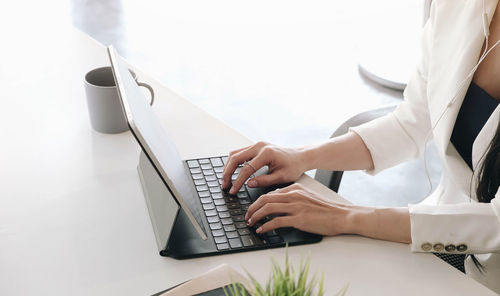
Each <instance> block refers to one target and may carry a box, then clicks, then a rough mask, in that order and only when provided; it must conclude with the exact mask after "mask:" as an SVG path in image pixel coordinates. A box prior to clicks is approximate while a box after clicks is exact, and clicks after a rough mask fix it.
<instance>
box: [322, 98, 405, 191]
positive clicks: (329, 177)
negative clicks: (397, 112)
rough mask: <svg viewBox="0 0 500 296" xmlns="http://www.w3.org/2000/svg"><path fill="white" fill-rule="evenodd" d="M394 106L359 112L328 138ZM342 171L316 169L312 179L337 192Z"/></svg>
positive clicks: (340, 133)
mask: <svg viewBox="0 0 500 296" xmlns="http://www.w3.org/2000/svg"><path fill="white" fill-rule="evenodd" d="M396 106H397V105H390V106H385V107H381V108H378V109H373V110H369V111H365V112H362V113H359V114H357V115H355V116H353V117H351V118H350V119H348V120H347V121H346V122H344V123H343V124H342V125H341V126H340V127H339V128H337V130H335V132H334V133H333V134H332V135H331V137H330V138H334V137H338V136H341V135H343V134H345V133H347V132H348V131H349V128H350V127H353V126H358V125H360V124H363V123H366V122H369V121H372V120H374V119H376V118H379V117H382V116H384V115H386V114H388V113H390V112H392V111H393V110H394V109H396ZM343 173H344V172H343V171H325V170H316V174H315V175H314V179H316V180H317V181H318V182H320V183H322V184H323V185H325V186H327V187H328V188H330V189H332V190H333V191H335V192H337V191H338V189H339V186H340V181H341V180H342V174H343Z"/></svg>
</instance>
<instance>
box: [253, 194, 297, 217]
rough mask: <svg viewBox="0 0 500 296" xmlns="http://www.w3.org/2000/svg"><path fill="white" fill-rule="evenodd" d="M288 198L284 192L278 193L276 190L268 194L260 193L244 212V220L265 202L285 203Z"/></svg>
mask: <svg viewBox="0 0 500 296" xmlns="http://www.w3.org/2000/svg"><path fill="white" fill-rule="evenodd" d="M288 201H289V198H288V196H287V195H285V194H280V193H277V192H274V191H273V192H270V193H268V194H263V195H261V196H260V197H259V198H258V199H257V200H256V201H255V202H254V203H253V204H251V205H250V207H249V208H248V210H247V212H246V214H245V220H247V221H248V218H249V217H251V216H252V215H253V213H255V212H256V211H257V210H258V209H260V208H262V207H263V206H264V205H265V204H267V203H285V202H288Z"/></svg>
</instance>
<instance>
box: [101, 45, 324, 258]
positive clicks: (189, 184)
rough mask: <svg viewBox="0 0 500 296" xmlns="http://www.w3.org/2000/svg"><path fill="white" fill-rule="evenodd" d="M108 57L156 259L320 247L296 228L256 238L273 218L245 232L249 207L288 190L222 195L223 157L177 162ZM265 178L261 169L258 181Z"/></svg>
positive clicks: (151, 115) (119, 65)
mask: <svg viewBox="0 0 500 296" xmlns="http://www.w3.org/2000/svg"><path fill="white" fill-rule="evenodd" d="M108 55H109V60H110V62H111V67H112V70H113V75H114V79H115V83H116V85H117V89H118V94H119V97H120V100H121V104H122V107H123V112H124V114H125V116H126V119H127V122H128V126H129V129H130V131H131V132H132V134H133V135H134V137H135V139H136V140H137V142H138V143H139V145H140V146H141V148H142V149H141V155H140V157H139V165H138V173H139V177H140V180H141V184H142V188H143V192H144V197H145V200H146V204H147V207H148V211H149V216H150V218H151V223H152V225H153V230H154V233H155V237H156V242H157V246H158V250H159V252H160V255H162V256H169V257H173V258H177V259H184V258H192V257H200V256H208V255H219V254H226V253H233V252H243V251H251V250H259V249H267V248H276V247H283V246H285V245H287V244H288V245H298V244H307V243H315V242H319V241H321V239H322V236H320V235H317V234H312V233H307V232H303V231H300V230H297V229H294V228H281V229H277V230H274V231H270V232H267V233H263V234H257V233H256V232H255V230H256V228H257V227H258V226H260V225H262V224H263V223H264V222H266V221H267V220H269V219H272V217H267V218H266V219H264V221H259V223H258V224H257V226H254V227H251V228H250V227H248V226H247V225H246V223H245V220H244V216H245V212H246V210H247V209H248V207H249V206H250V205H251V204H252V203H253V202H254V201H255V200H256V199H257V198H258V197H259V196H260V195H262V194H265V193H267V192H269V191H272V190H275V189H277V188H281V187H285V186H287V185H289V184H282V185H276V186H271V187H267V188H249V187H247V186H246V184H245V185H244V186H243V187H242V188H241V189H240V191H239V192H238V193H237V194H236V195H229V194H228V193H226V192H225V191H224V190H222V189H221V185H220V184H221V177H222V171H223V168H224V165H225V163H226V161H227V156H223V155H213V156H211V157H200V158H198V159H181V157H180V155H179V153H178V151H177V150H176V147H175V145H174V143H173V142H172V140H171V139H170V137H169V135H168V133H167V131H165V130H164V129H163V128H162V126H161V124H160V121H159V120H158V118H157V116H156V114H155V112H154V111H153V109H152V108H151V107H150V105H149V102H148V100H147V99H146V98H145V95H144V93H142V90H141V89H140V88H139V86H138V85H137V83H136V82H135V80H134V79H133V78H132V75H131V74H130V72H129V69H128V66H127V63H126V62H125V61H124V60H123V58H121V57H120V56H119V55H118V54H117V53H116V51H115V50H114V48H113V47H112V46H110V47H108ZM200 131H202V127H200ZM240 169H241V167H239V168H238V169H236V171H235V173H234V175H233V176H232V179H233V180H234V179H235V178H236V177H237V175H238V172H239V170H240ZM265 173H266V169H265V168H264V169H261V170H259V171H258V172H257V173H256V175H260V174H265Z"/></svg>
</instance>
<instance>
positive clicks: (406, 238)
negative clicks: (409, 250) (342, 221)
mask: <svg viewBox="0 0 500 296" xmlns="http://www.w3.org/2000/svg"><path fill="white" fill-rule="evenodd" d="M410 228H411V226H410V214H409V211H408V208H406V207H404V208H374V207H362V206H353V207H352V210H351V211H349V214H348V215H347V218H346V232H347V233H353V234H359V235H362V236H366V237H371V238H376V239H382V240H387V241H393V242H401V243H411V229H410Z"/></svg>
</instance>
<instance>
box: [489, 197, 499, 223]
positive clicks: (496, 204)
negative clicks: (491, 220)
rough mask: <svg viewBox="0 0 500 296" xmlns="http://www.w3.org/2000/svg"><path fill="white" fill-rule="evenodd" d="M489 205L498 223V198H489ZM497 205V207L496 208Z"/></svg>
mask: <svg viewBox="0 0 500 296" xmlns="http://www.w3.org/2000/svg"><path fill="white" fill-rule="evenodd" d="M491 207H492V208H493V212H494V213H495V215H496V216H497V218H498V222H499V223H500V212H499V209H500V200H497V198H494V199H492V200H491ZM497 207H498V208H497Z"/></svg>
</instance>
